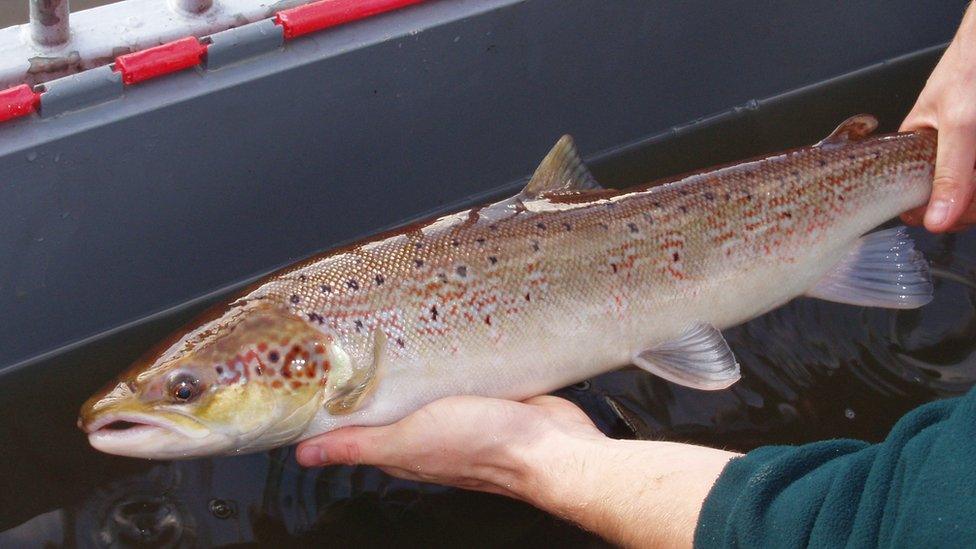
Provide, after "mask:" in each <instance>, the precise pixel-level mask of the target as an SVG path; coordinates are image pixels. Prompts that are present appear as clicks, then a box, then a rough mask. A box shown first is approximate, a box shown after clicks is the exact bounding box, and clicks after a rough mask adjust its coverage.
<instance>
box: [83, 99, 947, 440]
mask: <svg viewBox="0 0 976 549" xmlns="http://www.w3.org/2000/svg"><path fill="white" fill-rule="evenodd" d="M876 126H877V121H876V120H875V119H874V118H873V117H871V116H869V115H859V116H855V117H853V118H851V119H849V120H847V121H845V122H844V123H843V124H841V125H840V126H839V127H838V128H837V129H836V130H835V131H834V132H833V133H832V134H831V135H830V136H828V137H827V138H826V139H824V140H823V141H821V142H820V143H818V144H816V145H814V146H810V147H805V148H800V149H795V150H791V151H787V152H783V153H780V154H775V155H772V156H768V157H764V158H761V159H756V160H750V161H746V162H742V163H738V164H735V165H731V166H727V167H721V168H716V169H711V170H706V171H703V172H700V173H696V174H692V175H687V176H682V177H678V178H674V179H672V180H669V181H666V182H656V183H652V184H649V185H645V186H642V187H639V188H633V189H627V190H623V191H617V190H607V189H603V188H602V187H600V185H598V184H597V182H596V181H595V180H594V179H593V177H592V176H591V175H590V173H589V171H588V170H587V169H586V167H585V166H584V165H583V163H582V162H581V161H580V159H579V156H578V155H577V153H576V150H575V147H574V146H573V143H572V140H571V139H570V138H568V137H563V138H562V139H560V140H559V142H558V143H557V144H556V146H555V147H554V148H553V149H552V151H551V152H550V153H549V155H548V156H546V158H545V159H544V160H543V161H542V163H541V165H540V166H539V168H538V169H537V170H536V172H535V174H534V175H533V177H532V179H531V180H530V181H529V183H528V185H527V186H526V187H525V189H524V190H522V191H521V192H520V193H519V194H518V195H516V196H514V197H512V198H509V199H507V200H503V201H501V202H498V203H495V204H491V205H487V206H482V207H477V208H473V209H470V210H465V211H461V212H458V213H454V214H452V215H447V216H445V217H441V218H439V219H434V220H431V221H428V222H424V223H421V224H418V225H414V226H410V227H405V228H403V229H401V230H398V231H395V232H392V233H389V234H385V235H380V236H377V237H375V238H372V239H370V240H368V241H365V242H361V243H358V244H356V245H353V246H350V247H347V248H344V249H340V250H335V251H332V252H329V253H326V254H323V255H321V256H318V257H315V258H312V259H309V260H307V261H304V262H302V263H299V264H297V265H294V266H292V267H289V268H287V269H284V270H282V271H280V272H278V273H275V274H273V275H271V276H269V277H268V278H266V279H265V280H263V281H261V282H260V283H258V284H256V285H255V286H253V287H251V288H249V289H247V290H246V291H245V292H243V293H242V294H240V295H239V296H237V297H236V298H235V299H233V300H232V301H231V302H230V303H228V304H226V305H224V306H221V307H220V308H219V309H218V310H216V311H212V312H211V313H209V314H208V315H207V316H206V317H205V318H202V319H199V320H197V321H196V322H194V323H193V324H192V325H190V326H188V327H187V328H186V329H184V330H181V331H180V332H178V333H177V334H175V335H174V337H173V338H172V339H170V340H168V341H166V342H164V343H163V344H161V345H160V346H158V347H157V348H156V349H154V350H152V351H151V352H149V353H148V354H147V355H146V356H145V357H143V358H141V359H140V360H138V361H137V362H136V363H135V364H134V365H133V366H132V368H131V369H129V370H128V371H127V372H125V373H123V374H122V375H121V376H120V377H119V379H117V380H116V381H114V382H112V383H111V384H110V385H109V386H107V387H106V388H105V389H104V390H102V391H101V392H99V393H98V394H96V395H94V396H93V397H92V398H91V399H89V400H88V402H86V403H85V404H84V406H83V407H82V409H81V416H80V419H79V425H80V427H81V428H82V429H83V430H85V431H86V432H87V433H88V436H89V440H90V442H91V444H92V446H94V447H95V448H96V449H99V450H101V451H104V452H109V453H113V454H121V455H128V456H135V457H144V458H160V459H178V458H189V457H197V456H207V455H216V454H232V453H239V452H253V451H260V450H265V449H269V448H274V447H277V446H282V445H287V444H291V443H294V442H296V441H299V440H302V439H305V438H309V437H311V436H314V435H317V434H320V433H324V432H327V431H330V430H333V429H338V428H341V427H344V426H349V425H383V424H389V423H391V422H395V421H397V420H398V419H400V418H402V417H404V416H406V415H407V414H409V413H411V412H413V411H415V410H417V409H418V408H420V407H422V406H423V405H424V404H427V403H429V402H431V401H434V400H436V399H439V398H442V397H446V396H449V395H462V394H463V395H482V396H488V397H497V398H503V399H513V400H522V399H525V398H528V397H531V396H534V395H539V394H544V393H547V392H550V391H553V390H555V389H558V388H560V387H563V386H566V385H570V384H572V383H576V382H578V381H581V380H583V379H586V378H589V377H592V376H594V375H597V374H600V373H603V372H607V371H610V370H613V369H616V368H620V367H622V366H626V365H629V364H635V365H637V366H639V367H641V368H644V369H646V370H647V371H648V372H650V373H651V374H653V375H657V376H660V377H662V378H664V379H667V380H669V381H672V382H674V383H678V384H681V385H685V386H688V387H694V388H697V389H701V390H722V389H725V388H727V387H729V386H730V385H731V384H733V383H734V382H735V381H736V380H738V379H739V377H740V372H739V366H738V364H737V362H736V360H735V356H734V354H733V352H732V351H731V349H730V348H729V346H728V344H727V343H726V342H725V340H724V338H723V337H722V335H721V330H723V329H725V328H728V327H730V326H734V325H736V324H740V323H742V322H744V321H747V320H749V319H751V318H753V317H756V316H758V315H761V314H763V313H765V312H767V311H770V310H772V309H774V308H776V307H779V306H781V305H783V304H784V303H786V302H788V301H790V300H791V299H794V298H796V297H798V296H804V295H805V296H811V297H816V298H820V299H826V300H830V301H835V302H840V303H848V304H853V305H859V306H869V307H888V308H914V307H920V306H923V305H924V304H926V303H928V302H929V301H930V300H931V299H932V284H931V281H930V278H929V273H928V268H927V263H926V261H925V260H924V258H922V257H921V255H920V254H919V253H917V252H916V251H915V250H914V248H913V244H912V241H911V240H910V238H909V237H908V236H907V233H906V232H905V230H904V228H895V229H888V230H882V231H877V232H873V233H872V232H870V231H871V230H872V229H874V228H876V227H878V226H879V225H880V224H882V223H883V222H885V221H887V220H889V219H891V218H892V217H894V216H896V215H897V214H898V213H900V212H902V211H905V210H908V209H911V208H914V207H917V206H920V205H923V204H924V203H925V202H926V201H927V199H928V196H929V193H930V191H931V182H932V176H933V164H934V159H935V150H936V149H935V147H936V135H935V134H934V133H931V132H910V133H899V134H890V135H882V136H874V135H872V132H873V130H874V129H875V128H876Z"/></svg>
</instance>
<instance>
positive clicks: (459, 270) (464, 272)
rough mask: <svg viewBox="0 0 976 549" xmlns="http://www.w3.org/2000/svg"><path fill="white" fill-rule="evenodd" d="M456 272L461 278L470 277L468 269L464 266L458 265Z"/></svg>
mask: <svg viewBox="0 0 976 549" xmlns="http://www.w3.org/2000/svg"><path fill="white" fill-rule="evenodd" d="M456 270H457V274H458V276H459V277H461V278H464V277H466V276H468V268H467V267H465V266H464V265H458V268H457V269H456Z"/></svg>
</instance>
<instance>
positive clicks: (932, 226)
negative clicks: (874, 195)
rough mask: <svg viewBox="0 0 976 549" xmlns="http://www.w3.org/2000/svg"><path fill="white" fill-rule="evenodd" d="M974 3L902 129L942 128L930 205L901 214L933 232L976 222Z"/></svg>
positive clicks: (953, 229)
mask: <svg viewBox="0 0 976 549" xmlns="http://www.w3.org/2000/svg"><path fill="white" fill-rule="evenodd" d="M974 9H976V8H972V7H971V8H970V9H969V10H968V11H967V12H966V15H965V17H964V18H963V21H962V24H961V25H960V26H959V31H958V32H957V33H956V36H955V38H954V39H953V40H952V43H951V44H949V47H948V48H947V49H946V51H945V54H943V56H942V59H941V60H940V61H939V64H938V65H936V67H935V70H933V71H932V75H931V76H929V79H928V82H926V84H925V88H924V89H922V93H921V94H920V95H919V97H918V101H916V102H915V106H914V107H913V108H912V110H911V112H909V113H908V116H907V117H906V118H905V121H904V122H902V125H901V130H902V131H909V130H917V129H922V128H933V129H936V130H938V132H939V145H938V152H937V154H936V160H935V178H934V181H933V185H932V197H931V198H930V199H929V203H928V205H927V206H923V207H920V208H916V209H914V210H911V211H909V212H906V213H904V214H902V220H903V221H904V222H905V223H907V224H909V225H916V226H918V225H922V224H923V222H924V225H925V228H926V229H928V230H930V231H932V232H935V233H941V232H947V231H958V230H962V229H965V228H966V227H968V226H970V225H973V224H976V204H974V203H973V190H974V188H976V180H974V178H973V166H974V163H976V11H974Z"/></svg>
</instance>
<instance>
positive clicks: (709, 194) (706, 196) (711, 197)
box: [704, 191, 715, 200]
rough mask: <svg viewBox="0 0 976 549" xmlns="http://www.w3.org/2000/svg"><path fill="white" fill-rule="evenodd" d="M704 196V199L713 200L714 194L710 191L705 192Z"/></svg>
mask: <svg viewBox="0 0 976 549" xmlns="http://www.w3.org/2000/svg"><path fill="white" fill-rule="evenodd" d="M704 196H705V200H715V195H714V194H712V193H711V192H710V191H709V192H706V193H705V195H704Z"/></svg>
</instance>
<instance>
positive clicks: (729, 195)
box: [722, 193, 732, 202]
mask: <svg viewBox="0 0 976 549" xmlns="http://www.w3.org/2000/svg"><path fill="white" fill-rule="evenodd" d="M722 198H724V199H725V201H726V202H728V201H729V200H732V195H731V194H729V193H725V195H724V196H723V197H722Z"/></svg>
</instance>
